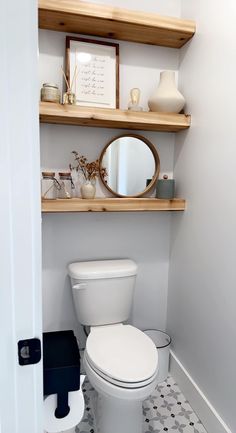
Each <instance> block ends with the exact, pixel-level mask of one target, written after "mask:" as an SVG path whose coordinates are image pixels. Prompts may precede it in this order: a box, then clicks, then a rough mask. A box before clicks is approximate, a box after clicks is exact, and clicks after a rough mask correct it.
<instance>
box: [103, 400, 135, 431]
mask: <svg viewBox="0 0 236 433" xmlns="http://www.w3.org/2000/svg"><path fill="white" fill-rule="evenodd" d="M95 422H96V427H97V432H98V433H121V432H122V433H142V402H141V401H130V400H120V399H117V398H116V399H113V398H111V397H110V396H105V395H102V394H97V402H96V403H95Z"/></svg>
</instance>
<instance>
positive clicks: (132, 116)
mask: <svg viewBox="0 0 236 433" xmlns="http://www.w3.org/2000/svg"><path fill="white" fill-rule="evenodd" d="M39 114H40V122H42V123H56V124H60V125H82V126H97V127H102V128H120V129H133V130H145V131H165V132H178V131H181V130H183V129H187V128H189V126H190V123H191V116H189V115H185V114H175V113H152V112H134V111H128V110H127V111H123V110H112V109H110V108H92V107H79V106H75V105H60V104H52V103H50V102H41V103H40V108H39Z"/></svg>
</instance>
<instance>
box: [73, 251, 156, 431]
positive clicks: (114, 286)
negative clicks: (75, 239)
mask: <svg viewBox="0 0 236 433" xmlns="http://www.w3.org/2000/svg"><path fill="white" fill-rule="evenodd" d="M136 273H137V265H136V264H135V263H134V262H133V261H132V260H127V259H125V260H109V261H101V262H85V263H73V264H71V265H69V275H70V277H71V283H72V293H73V298H74V304H75V309H76V313H77V316H78V319H79V320H80V321H81V319H82V322H81V323H82V324H84V325H90V326H91V328H90V334H89V335H88V338H87V342H86V347H85V352H84V360H83V361H84V368H85V372H86V374H87V376H88V379H89V381H90V383H91V385H92V386H93V387H94V388H95V390H96V391H97V397H96V399H95V400H94V413H95V423H96V429H97V432H98V433H142V402H143V401H144V400H145V399H146V398H147V397H148V396H149V395H150V394H151V393H152V392H153V391H154V389H155V387H156V385H157V375H158V354H157V350H156V347H155V344H154V343H153V341H152V340H151V339H150V338H149V337H148V336H147V335H146V334H144V333H143V332H142V331H140V330H139V329H137V328H135V327H134V326H131V325H127V324H124V323H123V322H125V321H126V320H127V319H128V316H129V312H130V308H131V305H132V298H133V290H134V283H135V277H136Z"/></svg>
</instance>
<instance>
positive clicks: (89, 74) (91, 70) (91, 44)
mask: <svg viewBox="0 0 236 433" xmlns="http://www.w3.org/2000/svg"><path fill="white" fill-rule="evenodd" d="M66 53H67V59H66V69H67V70H66V72H67V79H68V82H69V83H70V85H71V83H72V81H73V85H72V89H71V91H72V92H73V93H75V97H76V105H80V106H83V107H85V106H87V107H100V108H113V109H116V108H119V45H118V44H115V43H110V42H103V41H97V40H94V39H85V38H77V37H73V36H67V37H66Z"/></svg>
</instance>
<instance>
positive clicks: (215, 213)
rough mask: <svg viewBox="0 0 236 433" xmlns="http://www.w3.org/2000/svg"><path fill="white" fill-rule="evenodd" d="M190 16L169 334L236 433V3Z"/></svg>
mask: <svg viewBox="0 0 236 433" xmlns="http://www.w3.org/2000/svg"><path fill="white" fill-rule="evenodd" d="M216 3H217V4H216ZM182 12H183V16H184V17H186V18H187V17H188V18H193V19H195V20H196V22H197V34H196V36H195V37H194V39H193V40H192V42H191V43H190V44H189V46H187V47H186V48H183V50H182V55H181V63H180V71H179V73H180V80H181V83H180V85H181V88H182V90H183V93H184V95H185V96H186V98H187V101H188V110H187V111H189V112H190V113H192V115H193V123H192V127H191V128H190V130H189V131H188V132H187V133H182V134H180V135H178V138H177V143H176V153H175V175H176V179H177V185H178V193H179V195H180V196H183V197H185V198H186V199H187V203H188V205H187V206H188V207H187V211H186V212H185V213H184V215H175V216H173V219H172V223H173V231H172V242H171V263H170V281H169V295H168V330H169V332H170V334H171V335H172V336H173V350H174V352H175V354H176V355H177V357H178V359H179V360H180V361H181V363H182V364H183V365H184V367H185V368H186V369H187V370H188V372H189V373H190V375H191V376H192V378H193V380H195V382H196V383H197V385H198V386H199V387H200V388H201V390H202V391H203V392H204V394H205V396H206V397H207V398H208V399H209V401H210V402H211V403H212V405H213V406H214V407H215V409H216V410H217V411H218V413H219V415H220V416H221V417H222V418H223V419H224V421H225V422H226V423H227V424H228V426H229V427H230V428H231V430H232V432H235V431H236V418H235V388H236V374H235V363H236V345H235V341H236V325H235V305H236V292H235V288H236V266H235V245H236V230H235V221H236V199H235V185H236V170H235V161H236V145H235V115H236V110H235V95H236V79H235V69H236V57H235V40H236V27H235V20H236V3H235V1H233V0H229V1H228V2H222V3H220V2H215V1H214V0H208V1H207V2H206V1H205V0H199V1H197V2H196V1H194V0H183V11H182ZM222 431H223V429H222ZM209 433H213V432H209Z"/></svg>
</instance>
